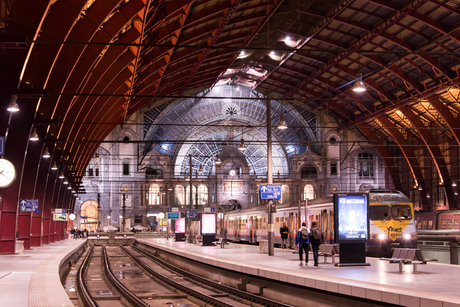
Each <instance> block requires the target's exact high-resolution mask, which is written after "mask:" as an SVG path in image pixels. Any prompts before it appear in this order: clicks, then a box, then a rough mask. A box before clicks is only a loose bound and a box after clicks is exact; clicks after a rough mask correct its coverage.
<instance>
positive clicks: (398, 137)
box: [359, 115, 433, 210]
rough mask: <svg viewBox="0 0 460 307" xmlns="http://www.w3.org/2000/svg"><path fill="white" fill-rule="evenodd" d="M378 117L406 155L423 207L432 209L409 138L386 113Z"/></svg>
mask: <svg viewBox="0 0 460 307" xmlns="http://www.w3.org/2000/svg"><path fill="white" fill-rule="evenodd" d="M376 119H377V120H378V121H379V122H380V123H381V124H382V126H383V127H382V128H384V129H385V130H386V131H387V132H388V134H389V135H390V136H391V137H392V138H393V140H394V141H395V143H396V145H398V147H399V150H400V151H401V153H402V154H403V155H404V158H405V159H406V163H407V165H408V166H409V168H410V170H411V173H412V176H414V177H415V178H414V180H415V181H416V183H417V184H418V186H419V187H420V188H421V190H419V192H420V196H421V197H420V201H421V203H422V208H423V209H425V210H432V209H433V207H432V205H431V204H430V202H428V200H427V198H426V196H427V190H426V188H425V186H426V185H425V179H424V178H423V174H422V170H421V169H420V164H419V163H418V161H417V159H416V156H415V152H414V150H413V147H412V146H410V144H409V142H408V140H407V139H406V138H405V137H404V135H403V134H402V133H401V132H400V131H399V129H398V126H396V125H395V123H394V122H392V121H390V119H389V118H388V117H387V116H386V115H380V116H379V117H377V118H376ZM362 124H363V123H360V124H359V126H360V127H361V126H362Z"/></svg>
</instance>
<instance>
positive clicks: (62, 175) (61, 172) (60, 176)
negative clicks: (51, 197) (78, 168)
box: [59, 171, 65, 179]
mask: <svg viewBox="0 0 460 307" xmlns="http://www.w3.org/2000/svg"><path fill="white" fill-rule="evenodd" d="M64 178H65V176H64V172H63V171H60V172H59V179H64Z"/></svg>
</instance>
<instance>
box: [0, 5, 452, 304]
mask: <svg viewBox="0 0 460 307" xmlns="http://www.w3.org/2000/svg"><path fill="white" fill-rule="evenodd" d="M459 29H460V3H458V2H457V1H453V0H404V1H403V0H322V1H319V0H209V1H208V0H198V1H187V0H177V1H170V0H165V1H159V0H34V1H27V0H0V110H1V111H0V257H5V258H1V259H2V260H1V261H10V260H12V259H13V258H8V257H15V256H17V257H18V258H16V259H19V260H22V261H24V259H25V258H24V257H26V256H25V255H31V256H30V257H33V258H34V259H37V261H38V259H40V261H42V260H43V261H48V260H49V261H50V262H49V263H50V268H51V266H53V267H54V266H56V267H58V265H59V263H60V261H61V259H63V257H64V258H65V257H66V256H65V255H66V254H67V253H68V252H71V251H74V249H75V250H77V249H78V250H79V248H81V246H80V244H77V242H73V241H72V242H69V240H68V239H69V237H70V236H69V234H70V231H71V230H72V229H75V228H78V229H86V230H87V231H89V232H90V233H91V232H94V233H96V232H100V231H103V230H106V231H107V230H111V229H113V230H117V231H121V232H123V231H129V230H133V228H134V227H138V229H142V230H146V231H147V232H149V233H155V234H166V233H167V232H169V231H171V229H170V227H171V225H170V221H168V219H167V218H165V213H167V212H168V211H177V212H181V213H184V212H185V210H186V209H193V210H195V211H196V212H198V213H199V214H201V213H204V212H213V213H216V214H218V213H225V214H228V215H231V214H232V213H235V212H240V211H241V210H243V211H241V212H244V210H257V209H260V210H264V208H265V206H266V204H267V202H266V200H264V199H261V195H260V186H261V185H265V184H276V185H279V186H280V189H281V190H280V191H281V196H280V199H279V200H277V201H276V205H278V206H279V207H280V208H281V207H283V206H285V207H289V206H296V205H297V204H298V205H299V206H300V205H301V204H303V205H305V206H306V204H308V202H313V203H314V201H315V200H320V199H326V198H331V197H332V196H334V195H337V194H340V193H342V194H345V193H366V192H368V191H370V190H385V191H390V190H397V191H400V192H401V193H402V194H404V195H405V197H407V199H408V201H407V203H411V207H410V210H409V211H410V212H409V213H410V214H411V218H414V217H415V220H414V222H413V224H411V225H412V226H413V227H416V228H417V232H418V234H419V239H420V238H423V237H422V236H423V235H432V234H435V233H436V231H442V232H443V234H451V235H458V232H459V231H460V228H459V224H460V223H459V220H460V211H458V210H459V204H458V203H459V200H460V199H459V195H458V194H459V193H458V190H459V189H458V184H459V183H460V182H459V181H460V150H459V145H460V120H459V116H460V101H459V99H460V75H459V68H460V31H459ZM411 210H412V211H411ZM70 215H72V219H69V216H70ZM320 215H321V214H319V215H318V216H320ZM441 217H444V219H442V218H441ZM411 218H409V219H411ZM385 219H386V216H385V218H383V221H382V223H383V222H384V220H385ZM317 220H318V221H320V220H319V219H317ZM280 221H281V222H282V221H288V219H287V218H286V219H285V220H279V221H278V222H277V224H276V227H278V228H279V226H280ZM289 221H291V220H289ZM254 223H256V222H254ZM264 223H265V220H264ZM401 223H402V222H399V221H397V222H394V225H395V228H397V226H396V225H401ZM407 223H409V222H408V221H407ZM222 225H224V222H222V224H221V226H222ZM225 225H226V224H225ZM292 225H293V224H292ZM295 225H297V226H296V227H298V226H299V225H298V224H295ZM392 225H393V224H392ZM192 226H193V224H187V228H188V229H187V231H189V232H190V234H191V227H192ZM218 226H219V225H218ZM309 226H310V225H309ZM239 227H240V229H241V223H240V226H239ZM271 227H272V228H273V225H272V226H271ZM276 227H275V228H276ZM398 227H399V226H398ZM404 227H406V226H404ZM381 228H382V229H383V226H382V227H381ZM400 228H403V227H400ZM261 229H262V226H261ZM268 229H269V226H267V225H265V224H264V226H263V230H268ZM291 231H292V234H291V239H292V236H293V235H294V229H291ZM402 231H403V230H401V231H400V232H399V235H402ZM272 232H273V230H272ZM389 232H390V230H388V236H390V235H389ZM409 236H410V239H411V240H412V239H414V237H415V236H417V233H416V232H413V234H409ZM235 238H236V237H235ZM453 238H457V237H453ZM93 239H94V238H93ZM110 239H113V238H112V237H110ZM119 239H120V240H121V239H123V237H121V238H119ZM98 240H99V237H98ZM326 240H327V242H333V240H334V237H333V234H331V233H329V232H328V233H327V234H326ZM455 240H456V239H452V240H451V241H450V243H448V242H447V243H441V245H442V244H444V245H443V246H444V247H446V249H447V250H449V248H450V262H449V261H448V260H447V264H432V263H430V264H429V265H427V266H424V269H425V273H424V274H431V275H433V276H434V275H436V274H448V271H449V263H451V264H452V265H453V264H458V243H457V241H455ZM88 241H89V238H88ZM420 242H421V240H419V243H420ZM189 243H190V242H189ZM253 243H257V242H253ZM59 244H61V245H59ZM149 244H154V245H155V244H160V245H161V244H164V245H165V246H169V245H171V244H172V243H171V241H166V242H164V240H163V239H162V241H161V243H151V242H150V243H149ZM180 244H185V245H186V243H180ZM291 244H293V241H292V240H291ZM58 246H59V247H58ZM61 246H62V248H63V249H62V250H61V249H60V247H61ZM191 246H192V247H191V249H190V250H193V246H194V245H191ZM291 247H293V246H292V245H291ZM238 248H243V249H244V248H246V246H243V247H241V246H240V247H238ZM251 248H254V250H251V251H246V250H245V252H247V253H248V255H252V254H251V253H253V252H254V253H256V254H257V247H251ZM164 249H169V248H168V247H165V248H164ZM41 250H43V251H44V252H43V254H40V251H41ZM64 250H65V251H64ZM452 251H454V252H452ZM168 252H170V251H168ZM193 252H195V251H193ZM27 253H30V254H27ZM433 253H434V255H435V256H436V257H437V258H438V259H439V258H440V257H441V258H442V257H444V256H439V255H438V254H436V252H435V251H434V252H433ZM433 253H432V254H433ZM455 253H456V256H455V255H454V254H455ZM184 254H187V252H184ZM447 254H449V251H447ZM45 255H46V257H45ZM214 256H215V257H217V258H216V259H217V260H216V259H214V260H212V261H217V262H219V261H220V258H222V257H224V256H223V255H222V254H215V255H214ZM390 256H391V255H390ZM20 257H22V258H20ZM27 257H29V256H27ZM35 257H36V258H35ZM51 257H54V258H53V260H50V259H51ZM190 257H192V258H193V257H194V256H190ZM197 257H198V256H197ZM200 257H201V256H200ZM219 257H220V258H219ZM233 257H237V256H233ZM264 257H265V255H264ZM291 257H293V256H292V255H291ZM295 257H297V256H295ZM295 257H293V260H292V261H294V258H295ZM249 258H251V257H250V256H248V259H249ZM47 259H48V260H47ZM69 259H70V258H69ZM453 259H456V260H453ZM195 260H196V259H195ZM53 261H56V263H55V264H51V263H54V262H53ZM69 261H70V260H69ZM72 261H73V260H72ZM200 261H204V262H206V261H207V260H200ZM373 261H374V260H373ZM217 262H216V263H217ZM5 263H7V262H5ZM72 263H73V262H72ZM216 263H214V264H215V265H216V266H217V265H218V264H216ZM219 263H220V262H219ZM229 263H231V265H233V264H234V263H233V262H231V261H230V262H229ZM249 263H250V262H249ZM31 265H32V267H31V268H30V270H31V272H32V271H33V270H35V269H37V270H39V271H36V272H38V273H40V274H45V271H46V266H45V265H43V262H42V265H38V266H37V267H34V266H33V265H35V264H32V263H31ZM235 265H236V264H235ZM263 265H267V266H268V267H270V266H276V265H277V263H275V264H268V263H266V264H263ZM218 266H220V267H222V268H226V269H229V264H219V265H218ZM250 266H251V264H247V265H246V266H245V267H246V269H244V270H246V272H244V273H246V274H254V275H259V276H261V277H263V278H271V277H272V276H271V275H270V274H268V273H263V274H265V275H263V274H262V273H261V272H262V270H265V269H266V268H258V269H257V270H258V271H257V272H252V273H251V272H248V269H247V268H248V267H250ZM372 266H373V267H374V268H375V267H377V268H378V269H377V271H375V272H374V273H372V274H378V272H382V271H385V272H386V273H388V271H390V270H392V267H391V266H390V264H384V262H383V261H376V262H375V263H373V264H372ZM444 266H445V267H444ZM390 267H391V269H390ZM433 267H434V268H439V269H437V270H436V269H433ZM441 267H442V269H441ZM414 268H415V266H414ZM426 268H429V269H426ZM11 270H13V271H14V270H17V272H21V270H22V269H21V265H20V264H19V265H18V264H13V262H12V264H11ZM58 270H60V268H59V269H58ZM236 270H240V271H241V270H243V269H242V267H239V268H237V269H236ZM259 270H260V271H259ZM270 270H271V269H267V272H268V271H270ZM289 270H291V269H289ZM292 270H294V266H292ZM379 270H380V271H379ZM13 271H9V270H8V269H7V268H5V267H3V269H0V289H2V287H3V290H2V291H0V302H3V303H6V304H7V305H11V304H13V305H14V304H16V303H17V302H15V303H11V302H13V301H9V300H8V299H11V296H10V297H9V298H8V289H12V288H10V287H11V285H14V284H15V283H16V282H17V283H18V284H19V283H21V282H23V283H28V282H29V279H30V280H31V284H30V287H31V288H30V289H29V294H30V293H32V294H34V293H35V294H36V293H38V292H39V291H41V290H43V289H41V288H40V287H39V284H40V280H41V278H44V277H41V276H42V275H33V274H31V275H30V276H29V275H27V276H28V277H25V276H26V275H24V276H23V277H24V278H23V279H21V278H17V277H16V275H15V273H16V271H14V272H15V273H12V272H13ZM264 272H265V271H264ZM318 272H320V271H318ZM440 272H442V273H440ZM38 273H37V274H38ZM399 273H402V272H401V271H400V272H399ZM406 273H407V272H406ZM267 274H268V275H270V276H268V275H267ZM296 274H297V273H295V274H294V275H296ZM328 274H329V273H325V276H326V277H324V276H323V277H318V276H316V277H314V278H313V277H311V279H308V278H306V279H303V278H304V277H298V276H297V277H295V276H294V277H292V275H291V277H288V276H287V275H286V276H285V277H283V278H284V279H286V280H281V279H280V275H277V277H276V278H275V277H274V278H273V279H278V280H279V281H282V282H288V279H289V278H293V283H294V284H297V285H302V286H307V287H309V286H312V284H309V281H308V280H310V281H311V280H313V279H314V280H315V284H314V285H313V286H312V287H313V288H315V287H316V289H319V290H321V291H332V292H336V293H341V294H343V295H351V296H354V297H361V298H365V299H371V300H373V299H374V300H375V299H376V298H375V297H376V296H377V299H376V300H378V301H380V302H384V303H388V304H396V305H398V304H401V305H406V306H443V307H450V306H458V301H457V303H456V300H457V299H458V297H456V294H455V291H450V290H449V291H447V292H446V293H444V294H445V296H443V294H439V297H436V298H433V300H430V299H428V297H429V295H425V296H421V298H419V299H415V298H414V297H416V294H414V293H416V291H417V289H412V290H413V291H414V292H413V293H411V294H410V295H409V294H407V293H408V292H405V293H406V294H407V297H406V296H404V295H406V294H398V298H397V299H396V298H395V297H394V296H391V295H390V296H386V298H383V297H385V295H384V294H382V293H392V289H391V287H392V286H394V285H391V286H390V288H385V290H384V291H383V292H379V291H380V290H379V289H380V288H379V287H380V286H375V285H373V283H374V282H375V283H376V284H378V283H380V285H383V286H385V287H386V286H388V285H389V283H390V281H391V283H393V282H395V279H393V277H392V276H393V275H392V274H393V273H388V274H386V275H382V276H386V277H382V279H380V280H378V281H376V280H375V279H373V277H369V279H366V278H363V279H362V280H354V281H353V282H351V283H352V284H353V286H356V290H353V289H354V288H353V289H352V288H343V287H344V286H343V287H342V286H340V285H339V284H335V283H332V282H331V281H330V280H329V281H326V280H327V278H332V277H331V276H332V275H333V274H332V275H330V276H329V277H327V276H328ZM353 274H354V273H349V275H347V274H343V275H341V277H340V278H343V280H342V281H343V283H342V284H343V285H344V284H347V285H350V283H349V282H348V281H345V280H346V279H347V278H351V275H353ZM363 274H364V275H363V276H365V275H366V273H363ZM368 274H369V273H368ZM372 274H370V275H372ZM395 274H397V273H395ZM288 275H289V274H288ZM406 275H407V276H409V275H408V274H406ZM406 275H405V276H406ZM422 275H423V274H418V275H417V274H412V275H410V277H407V276H406V277H405V282H407V283H416V278H418V277H419V276H422ZM33 276H35V277H36V279H34V278H33ZM43 276H45V275H43ZM299 278H300V279H299ZM309 278H310V277H309ZM420 278H421V277H420ZM437 278H439V279H437ZM437 278H434V279H432V280H431V281H429V278H428V279H424V280H423V281H422V280H420V283H423V284H424V285H425V286H427V285H428V287H427V288H426V289H425V288H423V287H422V288H423V289H422V290H421V291H429V289H428V288H429V285H430V282H434V281H439V282H440V283H442V278H440V277H437ZM384 279H385V280H384ZM299 280H300V281H299ZM6 281H13V283H12V284H10V285H8V284H7V283H6ZM32 281H33V282H32ZM299 282H300V284H299ZM329 282H331V284H329ZM360 283H361V284H364V285H365V286H363V288H365V287H367V288H366V289H368V292H369V293H370V294H369V295H367V294H366V293H367V292H366V291H365V292H366V293H365V294H362V292H360V291H361V290H360V289H361V288H360V286H359V285H358V284H360ZM315 285H316V286H315ZM53 286H56V287H60V286H62V285H59V283H58V281H56V283H53ZM383 286H382V287H383ZM341 287H342V288H341ZM350 287H351V286H350ZM331 289H332V290H331ZM340 289H342V290H343V289H346V290H343V291H345V292H343V293H342V292H340V291H341V290H340ZM369 289H371V290H369ZM431 289H432V290H433V289H434V288H433V287H431ZM412 290H410V291H412ZM30 291H32V292H30ZM37 291H38V292H37ZM47 291H51V290H47ZM353 291H356V292H353ZM404 291H406V290H404ZM404 291H403V292H404ZM407 291H409V290H407ZM440 291H441V290H440ZM352 292H353V293H352ZM403 292H401V293H403ZM12 293H15V294H14V295H17V296H21V292H14V291H13V292H12ZM47 293H48V294H49V295H51V293H52V291H51V292H47ZM395 293H396V292H395ZM35 294H34V295H35ZM12 295H13V294H12ZM46 295H47V294H45V296H46ZM363 295H364V296H363ZM388 295H389V294H388ZM399 295H401V296H399ZM368 296H369V297H368ZM31 297H32V296H29V300H28V304H29V306H45V305H46V304H43V305H40V304H39V303H37V302H39V301H40V300H41V299H42V298H41V297H40V296H35V297H33V298H31ZM63 297H64V301H65V302H64V303H63V304H62V305H60V306H71V305H66V304H67V302H66V299H67V297H66V296H65V295H63ZM378 297H380V299H378ZM424 298H426V300H425V299H424ZM23 299H25V298H24V297H23ZM42 303H43V301H42ZM20 304H26V303H25V301H24V302H21V303H20ZM13 305H11V306H13ZM5 306H6V305H5ZM17 306H20V305H17ZM24 306H26V305H24ZM46 306H47V305H46Z"/></svg>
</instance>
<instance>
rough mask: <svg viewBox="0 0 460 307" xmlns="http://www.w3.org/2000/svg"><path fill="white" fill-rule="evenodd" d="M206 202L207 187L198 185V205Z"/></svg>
mask: <svg viewBox="0 0 460 307" xmlns="http://www.w3.org/2000/svg"><path fill="white" fill-rule="evenodd" d="M207 204H208V187H207V186H205V185H200V186H199V187H198V205H202V206H206V205H207Z"/></svg>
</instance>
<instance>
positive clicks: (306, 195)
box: [303, 184, 315, 200]
mask: <svg viewBox="0 0 460 307" xmlns="http://www.w3.org/2000/svg"><path fill="white" fill-rule="evenodd" d="M303 199H304V200H305V199H315V190H314V189H313V186H312V185H311V184H307V185H305V187H304V188H303Z"/></svg>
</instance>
